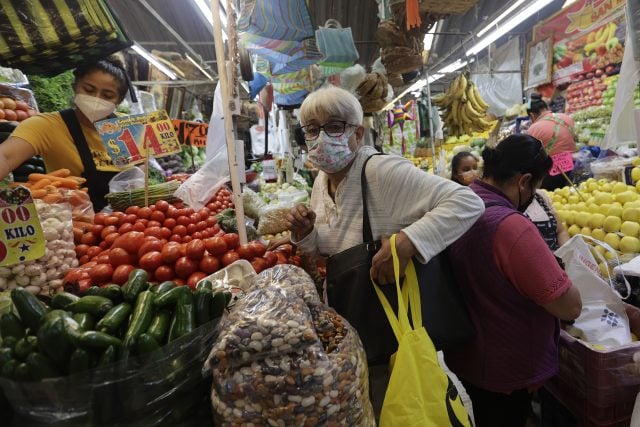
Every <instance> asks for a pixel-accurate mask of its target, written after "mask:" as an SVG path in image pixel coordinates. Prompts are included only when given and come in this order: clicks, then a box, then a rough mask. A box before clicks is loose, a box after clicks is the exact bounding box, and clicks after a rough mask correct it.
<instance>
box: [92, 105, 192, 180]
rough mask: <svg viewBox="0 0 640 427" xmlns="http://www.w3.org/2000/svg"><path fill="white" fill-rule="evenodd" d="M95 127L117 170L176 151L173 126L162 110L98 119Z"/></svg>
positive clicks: (177, 150)
mask: <svg viewBox="0 0 640 427" xmlns="http://www.w3.org/2000/svg"><path fill="white" fill-rule="evenodd" d="M95 127H96V129H97V130H98V133H99V134H100V137H101V138H102V141H103V142H104V144H105V146H106V147H107V153H109V157H110V158H111V160H112V161H113V164H114V165H116V166H117V167H120V168H125V167H127V166H130V165H135V164H138V163H141V162H143V161H144V159H145V156H146V152H147V150H148V151H149V155H150V156H153V157H162V156H167V155H169V154H173V153H177V152H179V151H180V142H179V141H178V138H177V137H176V132H175V129H174V127H173V123H171V120H170V119H169V116H168V115H167V112H166V111H164V110H161V111H154V112H152V113H148V114H136V115H133V116H126V117H116V118H114V119H106V120H101V121H99V122H96V123H95Z"/></svg>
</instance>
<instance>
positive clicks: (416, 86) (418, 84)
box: [383, 79, 427, 110]
mask: <svg viewBox="0 0 640 427" xmlns="http://www.w3.org/2000/svg"><path fill="white" fill-rule="evenodd" d="M426 85H427V81H426V80H425V79H420V80H417V81H415V82H414V83H413V84H412V85H411V86H409V87H408V88H407V89H405V90H404V91H402V93H401V94H400V95H398V96H396V97H395V99H394V100H393V101H391V102H390V103H388V104H387V105H385V106H384V108H383V110H389V109H391V108H393V107H394V105H396V102H398V101H399V100H400V99H402V97H403V96H405V95H406V94H408V93H409V92H415V91H417V90H420V89H422V88H423V87H425V86H426Z"/></svg>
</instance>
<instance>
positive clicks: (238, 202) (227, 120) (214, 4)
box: [211, 0, 247, 244]
mask: <svg viewBox="0 0 640 427" xmlns="http://www.w3.org/2000/svg"><path fill="white" fill-rule="evenodd" d="M211 14H212V15H213V41H214V42H215V48H216V60H217V61H218V78H219V82H220V85H221V90H220V94H221V95H222V111H223V115H224V134H225V138H226V140H227V157H228V160H229V175H230V176H231V187H232V191H233V204H234V205H235V210H236V222H237V224H238V236H239V237H240V243H241V244H245V243H247V228H246V224H245V219H244V205H243V203H242V187H241V184H240V177H239V176H238V159H237V158H236V139H235V137H234V134H233V114H232V113H231V106H230V105H229V102H230V101H231V99H229V98H230V96H229V94H230V90H229V84H230V83H229V78H228V76H227V66H226V63H227V62H226V61H225V56H224V45H223V43H222V25H221V23H220V3H219V1H218V0H211ZM242 171H243V172H244V165H242Z"/></svg>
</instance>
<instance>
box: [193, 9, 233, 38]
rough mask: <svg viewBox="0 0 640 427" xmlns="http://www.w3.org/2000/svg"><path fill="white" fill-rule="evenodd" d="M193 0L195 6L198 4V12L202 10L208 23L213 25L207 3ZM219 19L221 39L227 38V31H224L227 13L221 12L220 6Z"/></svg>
mask: <svg viewBox="0 0 640 427" xmlns="http://www.w3.org/2000/svg"><path fill="white" fill-rule="evenodd" d="M193 1H194V2H195V3H196V6H198V9H200V12H202V14H203V15H204V17H205V19H206V20H207V21H208V22H209V24H211V26H213V16H212V15H211V9H209V6H208V5H207V3H206V2H205V1H204V0H193ZM220 6H222V5H220ZM220 21H221V22H220V23H221V24H222V39H223V40H228V37H227V32H226V29H227V15H226V14H225V13H224V12H223V9H222V7H221V8H220Z"/></svg>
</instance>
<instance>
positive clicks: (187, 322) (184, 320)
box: [169, 292, 195, 342]
mask: <svg viewBox="0 0 640 427" xmlns="http://www.w3.org/2000/svg"><path fill="white" fill-rule="evenodd" d="M194 328H195V308H194V306H193V295H192V294H191V292H188V293H185V294H182V295H180V297H179V298H178V302H177V303H176V310H175V312H174V314H173V320H172V321H171V326H170V327H169V342H171V341H174V340H176V339H178V338H180V337H181V336H184V335H187V334H189V333H191V331H193V329H194Z"/></svg>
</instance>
